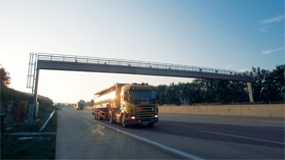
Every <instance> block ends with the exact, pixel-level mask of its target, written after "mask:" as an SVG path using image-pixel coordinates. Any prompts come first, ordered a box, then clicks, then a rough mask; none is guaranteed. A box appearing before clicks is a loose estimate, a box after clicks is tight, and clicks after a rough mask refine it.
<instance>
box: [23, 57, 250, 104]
mask: <svg viewBox="0 0 285 160" xmlns="http://www.w3.org/2000/svg"><path fill="white" fill-rule="evenodd" d="M40 69H47V70H66V71H85V72H86V71H87V72H102V73H123V74H140V75H153V76H170V77H184V78H202V79H217V80H231V81H243V82H247V86H248V92H249V99H250V102H253V96H252V87H251V77H249V76H246V75H242V74H240V73H236V72H233V71H229V70H222V69H214V68H206V67H194V66H188V65H176V64H169V63H157V62H145V61H134V60H125V59H111V58H97V57H84V56H74V55H61V54H47V53H30V63H29V73H28V81H27V88H32V89H33V94H34V103H37V90H38V80H39V71H40Z"/></svg>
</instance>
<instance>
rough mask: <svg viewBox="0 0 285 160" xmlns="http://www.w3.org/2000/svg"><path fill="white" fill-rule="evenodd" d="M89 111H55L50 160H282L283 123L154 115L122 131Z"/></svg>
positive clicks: (241, 118) (234, 118)
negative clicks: (155, 119)
mask: <svg viewBox="0 0 285 160" xmlns="http://www.w3.org/2000/svg"><path fill="white" fill-rule="evenodd" d="M91 113H92V111H91V110H88V109H85V110H83V111H82V110H80V111H77V110H76V109H75V108H63V110H60V111H58V126H57V142H56V159H87V158H88V159H181V158H189V159H199V158H201V159H284V146H285V144H284V120H283V119H269V118H250V117H225V116H223V117H221V116H204V115H179V114H159V119H160V121H159V122H158V123H156V124H155V125H154V126H153V127H130V128H123V127H122V126H121V125H119V124H109V123H108V122H107V121H105V120H95V119H94V116H93V115H92V114H91Z"/></svg>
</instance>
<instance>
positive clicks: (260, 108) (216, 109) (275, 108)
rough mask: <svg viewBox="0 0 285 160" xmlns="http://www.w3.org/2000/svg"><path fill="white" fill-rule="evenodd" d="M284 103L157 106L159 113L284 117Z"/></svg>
mask: <svg viewBox="0 0 285 160" xmlns="http://www.w3.org/2000/svg"><path fill="white" fill-rule="evenodd" d="M284 106H285V105H284V104H255V105H207V106H175V105H163V106H159V112H160V113H176V114H204V115H224V116H250V117H271V118H284V108H285V107H284Z"/></svg>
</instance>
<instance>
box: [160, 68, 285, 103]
mask: <svg viewBox="0 0 285 160" xmlns="http://www.w3.org/2000/svg"><path fill="white" fill-rule="evenodd" d="M241 74H244V75H249V76H251V77H252V90H253V99H254V101H255V103H284V98H285V88H284V76H285V75H284V74H285V65H279V66H276V68H275V69H273V70H272V71H268V70H265V69H260V68H252V71H250V72H244V73H241ZM157 92H158V96H159V104H160V105H164V104H168V105H181V104H187V105H193V104H195V105H196V104H198V105H199V104H203V105H204V104H207V103H211V104H212V103H215V104H229V103H230V104H232V103H234V104H241V103H249V97H248V88H247V84H246V82H235V81H225V80H208V79H196V80H194V81H193V82H191V83H178V84H174V83H171V84H170V85H159V86H158V87H157Z"/></svg>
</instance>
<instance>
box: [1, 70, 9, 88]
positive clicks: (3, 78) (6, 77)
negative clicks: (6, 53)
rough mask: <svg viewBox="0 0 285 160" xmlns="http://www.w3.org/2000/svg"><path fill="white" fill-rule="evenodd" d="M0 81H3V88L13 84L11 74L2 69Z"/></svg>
mask: <svg viewBox="0 0 285 160" xmlns="http://www.w3.org/2000/svg"><path fill="white" fill-rule="evenodd" d="M0 74H1V77H0V80H1V86H6V87H7V86H8V85H9V84H10V83H11V77H10V73H9V72H8V71H6V69H5V68H3V67H1V68H0Z"/></svg>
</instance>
